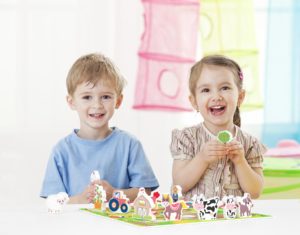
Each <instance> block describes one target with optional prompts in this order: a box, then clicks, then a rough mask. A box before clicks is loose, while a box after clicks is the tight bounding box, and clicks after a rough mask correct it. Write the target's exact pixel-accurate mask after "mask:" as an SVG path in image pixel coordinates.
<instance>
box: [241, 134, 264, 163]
mask: <svg viewBox="0 0 300 235" xmlns="http://www.w3.org/2000/svg"><path fill="white" fill-rule="evenodd" d="M266 151H267V148H266V147H265V146H264V145H263V144H262V143H260V142H259V141H258V140H257V139H256V138H252V139H251V144H250V146H249V148H248V150H247V152H246V154H245V157H246V159H247V162H248V164H249V165H250V166H251V167H252V168H263V155H264V153H265V152H266Z"/></svg>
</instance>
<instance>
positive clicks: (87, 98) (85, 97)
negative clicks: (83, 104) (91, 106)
mask: <svg viewBox="0 0 300 235" xmlns="http://www.w3.org/2000/svg"><path fill="white" fill-rule="evenodd" d="M82 99H84V100H90V99H92V96H90V95H85V96H83V97H82Z"/></svg>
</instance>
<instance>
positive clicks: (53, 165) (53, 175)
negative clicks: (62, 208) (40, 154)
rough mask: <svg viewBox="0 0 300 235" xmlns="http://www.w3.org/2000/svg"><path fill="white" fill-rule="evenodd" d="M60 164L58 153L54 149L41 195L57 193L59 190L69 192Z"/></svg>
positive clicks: (46, 195)
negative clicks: (61, 173) (60, 170)
mask: <svg viewBox="0 0 300 235" xmlns="http://www.w3.org/2000/svg"><path fill="white" fill-rule="evenodd" d="M59 165H60V163H59V158H58V155H57V153H55V151H54V150H53V151H52V153H51V156H50V158H49V161H48V165H47V169H46V173H45V177H44V181H43V185H42V190H41V193H40V197H48V196H49V195H51V194H57V193H59V192H67V190H66V188H65V186H64V183H63V180H62V177H61V175H60V172H59V168H60V167H59Z"/></svg>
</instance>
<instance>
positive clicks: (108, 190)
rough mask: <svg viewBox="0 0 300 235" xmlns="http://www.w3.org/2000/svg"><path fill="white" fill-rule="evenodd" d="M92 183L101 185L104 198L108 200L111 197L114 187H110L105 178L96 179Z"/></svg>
mask: <svg viewBox="0 0 300 235" xmlns="http://www.w3.org/2000/svg"><path fill="white" fill-rule="evenodd" d="M92 184H93V185H96V184H98V185H101V186H102V187H103V189H104V190H105V192H106V198H107V200H109V199H110V198H111V197H112V195H113V192H114V190H115V188H114V187H112V186H111V184H110V183H108V182H107V181H106V180H96V181H94V182H93V183H92Z"/></svg>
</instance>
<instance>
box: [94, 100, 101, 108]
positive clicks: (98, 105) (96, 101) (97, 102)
mask: <svg viewBox="0 0 300 235" xmlns="http://www.w3.org/2000/svg"><path fill="white" fill-rule="evenodd" d="M93 106H94V107H96V108H99V107H103V103H102V100H101V99H95V101H94V102H93Z"/></svg>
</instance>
